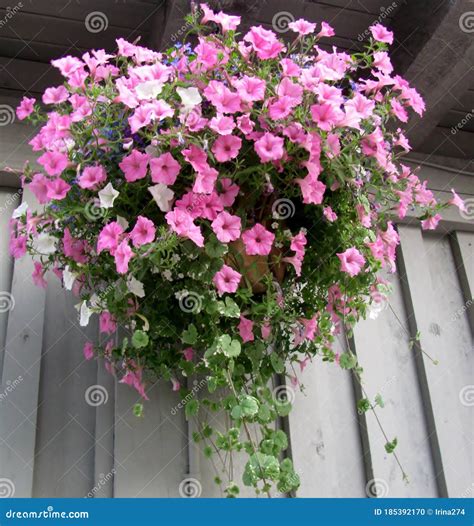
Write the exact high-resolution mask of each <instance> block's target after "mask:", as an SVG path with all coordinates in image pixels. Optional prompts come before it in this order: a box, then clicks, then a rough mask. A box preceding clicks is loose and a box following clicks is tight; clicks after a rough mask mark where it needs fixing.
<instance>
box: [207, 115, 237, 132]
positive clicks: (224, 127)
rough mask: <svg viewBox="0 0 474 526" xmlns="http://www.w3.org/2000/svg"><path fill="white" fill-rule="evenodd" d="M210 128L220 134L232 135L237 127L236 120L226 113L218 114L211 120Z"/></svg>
mask: <svg viewBox="0 0 474 526" xmlns="http://www.w3.org/2000/svg"><path fill="white" fill-rule="evenodd" d="M209 128H211V130H212V131H215V132H216V133H218V134H219V135H230V134H231V133H232V130H233V129H234V128H235V121H234V119H233V118H232V117H228V116H226V115H216V116H215V117H213V118H212V119H211V120H210V121H209Z"/></svg>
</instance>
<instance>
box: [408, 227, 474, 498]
mask: <svg viewBox="0 0 474 526" xmlns="http://www.w3.org/2000/svg"><path fill="white" fill-rule="evenodd" d="M400 239H401V254H402V258H401V260H402V265H403V267H402V268H403V271H402V279H403V280H404V283H405V292H406V298H407V305H408V306H409V314H410V324H411V330H412V331H419V332H420V334H421V338H420V342H419V345H420V347H421V348H422V349H423V350H424V351H425V352H427V353H429V354H430V355H431V356H432V357H433V358H434V359H436V360H438V361H439V365H437V366H435V365H433V364H432V363H431V361H430V359H429V358H428V357H427V356H426V355H425V354H419V360H418V364H419V368H418V373H419V379H420V385H421V389H422V394H423V399H424V405H425V408H426V410H427V417H428V423H429V427H430V435H431V437H432V450H433V456H434V460H435V465H436V469H437V475H438V484H439V490H440V493H441V495H443V496H444V495H445V494H446V496H450V497H458V496H461V495H463V494H465V492H466V490H467V489H469V488H470V487H471V483H472V455H473V452H472V440H473V429H472V425H471V421H472V420H471V414H470V411H471V408H470V406H472V400H471V398H472V385H471V384H472V372H473V365H474V361H473V360H474V355H473V352H472V350H473V342H472V334H471V332H470V330H469V326H468V320H467V317H466V315H465V314H464V315H461V316H454V317H453V313H456V312H459V309H461V308H462V306H463V297H462V293H461V290H460V287H459V281H458V278H457V276H456V267H455V264H454V260H453V256H452V253H451V250H450V245H449V241H448V240H447V238H442V237H440V236H425V237H424V236H422V234H421V232H420V231H419V230H418V229H414V228H410V227H401V228H400ZM443 486H444V487H443Z"/></svg>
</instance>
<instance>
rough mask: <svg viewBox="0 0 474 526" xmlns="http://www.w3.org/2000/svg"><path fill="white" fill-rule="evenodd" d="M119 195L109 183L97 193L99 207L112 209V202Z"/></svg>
mask: <svg viewBox="0 0 474 526" xmlns="http://www.w3.org/2000/svg"><path fill="white" fill-rule="evenodd" d="M119 195H120V192H118V191H117V190H115V188H114V187H113V186H112V183H109V184H108V185H107V186H105V187H104V188H103V189H102V190H101V191H100V192H99V199H100V207H101V208H112V207H113V206H114V201H115V200H116V199H117V197H118V196H119Z"/></svg>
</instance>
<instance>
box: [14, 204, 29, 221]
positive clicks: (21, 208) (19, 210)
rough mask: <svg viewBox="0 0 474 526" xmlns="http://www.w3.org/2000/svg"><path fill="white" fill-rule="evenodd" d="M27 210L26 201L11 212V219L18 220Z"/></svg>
mask: <svg viewBox="0 0 474 526" xmlns="http://www.w3.org/2000/svg"><path fill="white" fill-rule="evenodd" d="M27 210H28V203H27V202H26V201H23V203H21V205H20V206H18V207H17V208H15V210H13V214H12V218H13V219H18V218H20V217H21V216H22V215H24V214H26V211H27Z"/></svg>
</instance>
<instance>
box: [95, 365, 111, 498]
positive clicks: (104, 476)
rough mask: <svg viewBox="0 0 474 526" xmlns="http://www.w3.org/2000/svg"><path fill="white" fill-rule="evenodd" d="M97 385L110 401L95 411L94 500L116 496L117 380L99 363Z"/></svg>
mask: <svg viewBox="0 0 474 526" xmlns="http://www.w3.org/2000/svg"><path fill="white" fill-rule="evenodd" d="M97 385H98V386H100V387H101V388H103V389H104V390H105V391H103V392H105V393H107V396H108V400H107V403H105V404H100V405H98V406H97V407H96V411H95V441H94V481H95V484H94V491H93V492H92V494H93V495H91V496H93V497H94V498H98V497H107V498H110V497H113V496H114V480H113V479H114V475H115V464H114V426H115V378H114V377H113V376H112V375H111V374H110V373H109V372H108V371H107V370H106V369H105V366H104V363H103V361H102V360H100V361H99V362H98V363H97Z"/></svg>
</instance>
